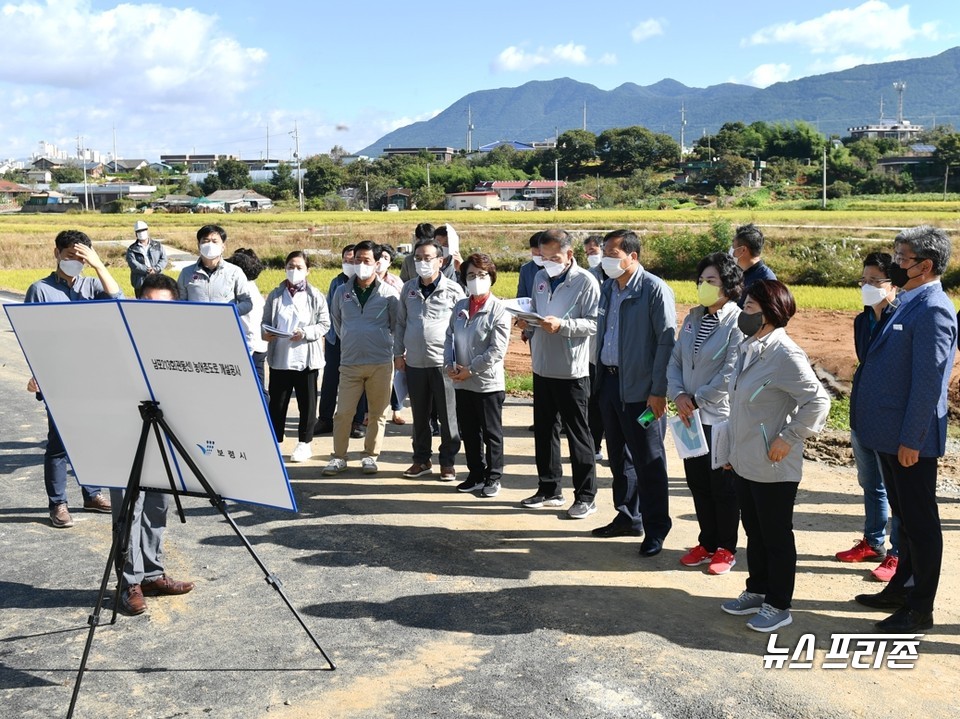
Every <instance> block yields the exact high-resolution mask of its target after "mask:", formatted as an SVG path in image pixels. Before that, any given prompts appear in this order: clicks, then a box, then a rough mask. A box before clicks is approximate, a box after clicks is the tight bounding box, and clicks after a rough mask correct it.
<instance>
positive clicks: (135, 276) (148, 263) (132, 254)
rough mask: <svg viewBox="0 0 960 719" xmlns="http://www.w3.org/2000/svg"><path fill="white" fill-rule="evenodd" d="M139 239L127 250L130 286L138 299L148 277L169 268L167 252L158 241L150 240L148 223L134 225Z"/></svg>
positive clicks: (141, 222)
mask: <svg viewBox="0 0 960 719" xmlns="http://www.w3.org/2000/svg"><path fill="white" fill-rule="evenodd" d="M133 232H134V234H135V235H136V236H137V239H136V240H135V241H134V243H133V244H132V245H130V246H129V247H128V248H127V255H126V260H127V264H128V265H129V266H130V284H131V285H133V291H134V293H136V295H137V297H139V296H140V287H141V286H142V285H143V280H144V278H145V277H146V276H147V275H157V274H160V273H161V272H163V268H164V267H166V266H167V251H166V250H165V249H164V247H163V245H161V244H160V243H159V242H157V241H156V240H151V239H150V230H149V229H148V227H147V223H146V222H144V221H143V220H137V221H136V223H134V225H133Z"/></svg>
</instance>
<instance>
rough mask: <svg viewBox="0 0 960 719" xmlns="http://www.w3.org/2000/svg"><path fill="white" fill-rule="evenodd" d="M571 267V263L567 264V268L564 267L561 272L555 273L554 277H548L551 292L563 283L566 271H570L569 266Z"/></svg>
mask: <svg viewBox="0 0 960 719" xmlns="http://www.w3.org/2000/svg"><path fill="white" fill-rule="evenodd" d="M571 267H573V265H567V269H565V270H564V271H563V272H561V273H560V274H559V275H557V276H556V277H551V278H550V291H551V292H555V291H556V289H557V288H558V287H559V286H560V285H561V284H562V283H563V281H564V280H565V279H567V273H568V272H570V268H571Z"/></svg>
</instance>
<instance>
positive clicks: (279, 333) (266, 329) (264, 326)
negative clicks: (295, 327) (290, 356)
mask: <svg viewBox="0 0 960 719" xmlns="http://www.w3.org/2000/svg"><path fill="white" fill-rule="evenodd" d="M260 329H262V330H263V331H264V332H269V333H270V334H272V335H276V336H277V337H286V338H288V339H289V338H290V337H293V332H287V331H286V330H281V329H279V328H277V327H274V326H273V325H268V324H267V323H263V324H262V325H260Z"/></svg>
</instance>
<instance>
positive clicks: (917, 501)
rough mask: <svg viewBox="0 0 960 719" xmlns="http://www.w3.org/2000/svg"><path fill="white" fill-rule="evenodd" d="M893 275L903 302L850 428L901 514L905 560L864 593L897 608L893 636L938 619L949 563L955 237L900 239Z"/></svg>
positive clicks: (919, 234) (854, 397) (856, 400)
mask: <svg viewBox="0 0 960 719" xmlns="http://www.w3.org/2000/svg"><path fill="white" fill-rule="evenodd" d="M894 247H895V254H894V257H893V260H894V261H893V264H891V265H890V267H889V269H888V275H889V277H890V281H891V282H892V283H893V284H894V285H895V286H897V287H900V288H902V292H901V293H900V295H899V297H898V299H899V306H898V307H897V308H896V310H894V312H893V314H892V315H891V316H890V318H889V319H888V320H887V322H886V324H884V326H883V328H882V329H881V330H880V332H879V334H878V336H877V337H875V338H874V340H873V342H872V343H871V344H870V346H869V348H868V349H867V353H866V356H865V357H864V358H863V362H862V364H861V366H860V369H859V370H858V374H859V380H860V381H859V382H858V383H857V384H856V385H855V387H854V391H853V392H852V393H851V397H850V427H851V429H852V430H853V431H855V432H856V433H857V436H858V437H859V439H860V441H861V442H862V444H863V445H864V446H865V447H866V448H867V449H872V450H875V451H876V452H877V453H878V454H879V457H880V470H881V472H882V473H883V479H884V483H885V484H886V488H887V494H888V498H889V501H890V508H891V509H892V511H893V515H894V516H895V517H899V519H900V561H899V562H898V564H897V569H896V572H895V574H894V575H893V578H892V579H891V580H890V582H889V584H888V585H887V586H886V587H885V588H884V589H883V591H881V592H878V593H876V594H858V595H857V597H856V601H857V602H858V603H860V604H862V605H864V606H867V607H870V608H871V609H880V610H886V611H892V612H893V614H891V615H890V616H889V617H887V618H886V619H883V620H882V621H879V622H877V624H876V627H877V629H879V630H881V631H883V632H889V633H912V632H919V631H924V630H927V629H930V628H931V627H932V626H933V605H934V600H935V598H936V594H937V586H938V584H939V581H940V569H941V565H942V562H943V530H942V528H941V526H940V514H939V511H938V509H937V461H938V458H940V457H942V456H943V454H944V449H945V446H946V438H947V388H948V386H949V382H950V370H951V368H952V366H953V361H954V356H955V355H956V350H957V319H956V315H955V309H954V307H953V303H952V302H951V301H950V298H949V297H948V296H947V295H946V293H945V292H944V291H943V286H942V285H941V284H940V276H941V275H942V274H943V271H944V270H945V269H946V267H947V264H948V263H949V261H950V250H951V245H950V238H949V237H948V236H947V234H946V233H945V232H944V231H943V230H939V229H936V228H933V227H929V226H920V227H914V228H911V229H908V230H904V231H903V232H901V233H900V234H899V235H897V237H896V240H895V241H894Z"/></svg>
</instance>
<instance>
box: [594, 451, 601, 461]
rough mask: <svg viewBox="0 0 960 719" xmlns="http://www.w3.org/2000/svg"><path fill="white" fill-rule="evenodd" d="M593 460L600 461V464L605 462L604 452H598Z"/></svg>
mask: <svg viewBox="0 0 960 719" xmlns="http://www.w3.org/2000/svg"><path fill="white" fill-rule="evenodd" d="M593 458H594V459H595V460H596V461H598V462H602V461H603V452H597V453H596V454H595V455H594V456H593Z"/></svg>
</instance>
